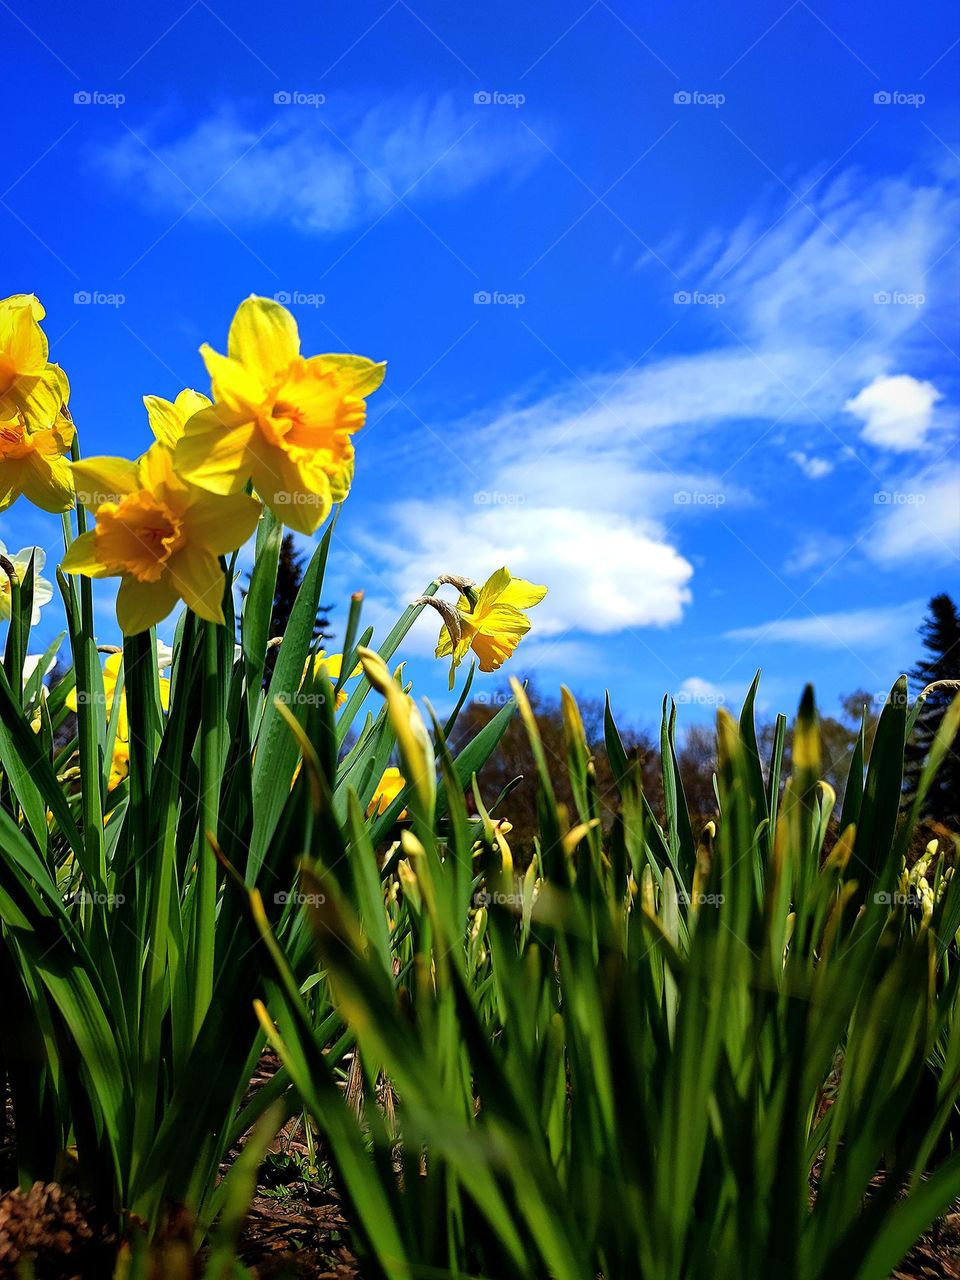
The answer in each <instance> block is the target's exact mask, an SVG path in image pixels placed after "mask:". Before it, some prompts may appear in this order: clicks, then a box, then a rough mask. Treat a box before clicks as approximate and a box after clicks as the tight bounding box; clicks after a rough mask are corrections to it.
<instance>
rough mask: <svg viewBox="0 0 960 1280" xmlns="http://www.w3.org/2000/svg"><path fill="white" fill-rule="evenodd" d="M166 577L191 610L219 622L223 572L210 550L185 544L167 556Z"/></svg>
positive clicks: (221, 609)
mask: <svg viewBox="0 0 960 1280" xmlns="http://www.w3.org/2000/svg"><path fill="white" fill-rule="evenodd" d="M166 576H168V577H169V579H170V581H171V582H172V583H173V585H174V586H175V587H176V590H177V591H178V592H179V594H180V595H181V596H182V597H183V599H184V601H185V602H186V604H187V605H188V606H189V607H190V608H191V609H192V610H193V611H194V613H196V614H198V615H199V616H200V617H201V618H205V619H206V620H207V621H208V622H223V592H224V588H225V586H226V574H225V573H224V572H223V569H222V568H221V567H220V561H219V560H218V559H217V557H216V556H215V555H214V554H213V552H211V551H208V550H207V549H206V548H205V547H201V546H197V545H195V544H193V543H188V544H187V545H186V546H185V547H184V548H183V550H182V551H178V552H177V554H176V555H175V556H171V558H170V562H169V564H168V566H167V575H166Z"/></svg>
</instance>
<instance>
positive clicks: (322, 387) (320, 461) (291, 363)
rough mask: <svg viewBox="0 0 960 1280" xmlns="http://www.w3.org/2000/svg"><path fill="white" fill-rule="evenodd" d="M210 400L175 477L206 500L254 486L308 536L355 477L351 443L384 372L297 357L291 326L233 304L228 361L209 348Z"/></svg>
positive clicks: (261, 306)
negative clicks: (195, 486) (195, 487)
mask: <svg viewBox="0 0 960 1280" xmlns="http://www.w3.org/2000/svg"><path fill="white" fill-rule="evenodd" d="M200 353H201V355H202V356H203V358H204V361H205V362H206V365H207V370H208V372H209V374H210V380H211V384H212V389H213V396H214V401H215V403H214V404H213V405H212V406H211V407H210V408H203V409H201V410H200V411H199V412H197V413H195V414H194V415H193V417H191V418H190V420H189V422H188V423H187V425H186V431H185V433H184V435H183V437H182V438H181V439H180V440H179V442H178V443H177V453H176V463H177V470H178V471H179V473H180V474H181V475H182V476H184V477H185V478H186V479H188V480H190V481H192V482H193V483H194V484H198V485H200V486H201V487H202V488H204V489H209V490H210V491H211V492H212V493H219V494H233V493H238V492H239V491H240V490H241V489H243V487H244V486H245V485H246V484H247V482H248V481H250V480H252V481H253V485H254V488H255V489H256V491H257V493H258V494H259V495H260V496H261V497H262V498H263V500H264V502H265V503H266V504H267V506H268V507H270V509H271V510H272V511H273V512H274V513H275V514H276V515H277V516H278V517H279V518H280V519H281V520H283V521H284V523H285V524H287V525H289V526H290V528H291V529H296V530H298V531H299V532H300V533H313V532H314V531H315V530H316V529H318V528H319V527H320V525H321V524H322V523H323V521H324V520H325V519H326V518H327V516H328V515H329V513H330V507H331V505H332V504H333V503H334V502H340V501H342V499H343V498H345V497H346V495H347V493H348V492H349V489H350V483H351V481H352V479H353V459H354V453H353V443H352V440H351V436H352V435H353V434H354V432H356V431H359V430H360V428H361V427H362V426H363V423H364V420H365V417H366V404H365V397H366V396H369V395H370V394H371V393H372V392H374V391H376V389H377V387H379V386H380V383H381V382H382V381H383V374H384V369H385V365H383V364H376V363H374V361H372V360H367V359H364V358H363V357H362V356H352V355H319V356H311V357H305V356H302V355H301V354H300V335H299V333H298V331H297V323H296V321H295V320H294V318H293V316H292V315H291V314H290V312H289V311H287V310H286V308H284V307H282V306H280V304H279V303H277V302H273V301H271V300H270V299H269V298H257V297H250V298H247V299H246V301H244V302H241V304H240V306H239V307H238V308H237V313H236V315H235V316H234V318H233V323H232V324H231V325H230V333H229V336H228V339H227V354H226V355H225V356H222V355H219V354H218V353H217V352H216V351H214V350H212V349H211V348H210V347H209V346H206V345H204V346H202V347H201V348H200Z"/></svg>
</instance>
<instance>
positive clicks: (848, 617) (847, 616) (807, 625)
mask: <svg viewBox="0 0 960 1280" xmlns="http://www.w3.org/2000/svg"><path fill="white" fill-rule="evenodd" d="M924 606H925V602H924V601H923V600H910V601H908V602H907V603H906V604H898V605H889V606H882V607H879V608H876V609H849V610H846V611H840V612H836V613H822V614H817V615H813V614H809V615H806V616H803V617H790V618H778V619H775V620H773V621H770V622H762V623H759V624H758V625H756V626H751V627H737V628H735V629H734V630H732V631H726V632H724V639H725V640H736V641H738V642H753V641H756V642H758V643H763V644H794V645H800V646H810V645H812V646H814V647H816V648H818V649H854V650H858V649H877V648H884V647H887V646H889V645H894V644H896V643H897V642H899V641H902V640H905V639H907V638H908V637H910V636H912V635H913V633H914V632H915V631H916V627H917V623H918V619H920V618H921V617H922V616H923V611H924Z"/></svg>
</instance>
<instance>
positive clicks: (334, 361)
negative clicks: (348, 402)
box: [307, 353, 387, 397]
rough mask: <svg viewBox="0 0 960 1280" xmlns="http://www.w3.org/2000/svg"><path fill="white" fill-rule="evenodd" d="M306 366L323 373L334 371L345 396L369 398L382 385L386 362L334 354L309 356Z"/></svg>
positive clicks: (364, 357)
mask: <svg viewBox="0 0 960 1280" xmlns="http://www.w3.org/2000/svg"><path fill="white" fill-rule="evenodd" d="M307 364H308V365H311V366H316V367H319V368H320V369H321V370H322V371H323V372H327V371H328V370H331V369H332V370H334V371H335V372H336V374H337V378H338V381H339V383H340V386H341V388H342V390H343V392H344V394H346V395H351V396H363V397H366V396H369V395H372V394H373V392H374V391H376V390H377V388H378V387H379V386H380V385H381V384H382V382H383V379H384V376H385V375H386V372H387V365H386V361H380V362H377V361H376V360H368V359H367V357H366V356H351V355H345V354H342V353H336V354H331V355H323V356H311V357H310V358H309V359H308V360H307Z"/></svg>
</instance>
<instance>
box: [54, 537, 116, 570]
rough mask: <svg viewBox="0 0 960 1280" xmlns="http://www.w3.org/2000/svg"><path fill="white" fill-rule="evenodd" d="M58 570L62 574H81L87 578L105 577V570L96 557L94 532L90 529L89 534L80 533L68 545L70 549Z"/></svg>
mask: <svg viewBox="0 0 960 1280" xmlns="http://www.w3.org/2000/svg"><path fill="white" fill-rule="evenodd" d="M60 568H61V569H62V570H63V572H64V573H82V574H83V575H84V576H85V577H87V578H104V577H106V576H107V570H106V568H105V567H104V566H103V565H102V564H101V562H100V560H99V558H98V556H97V535H96V532H95V530H93V529H91V530H90V531H89V533H81V534H80V536H79V538H74V540H73V541H72V542H71V543H70V549H69V550H68V551H67V554H66V555H65V556H64V557H63V560H62V561H61V562H60Z"/></svg>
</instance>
